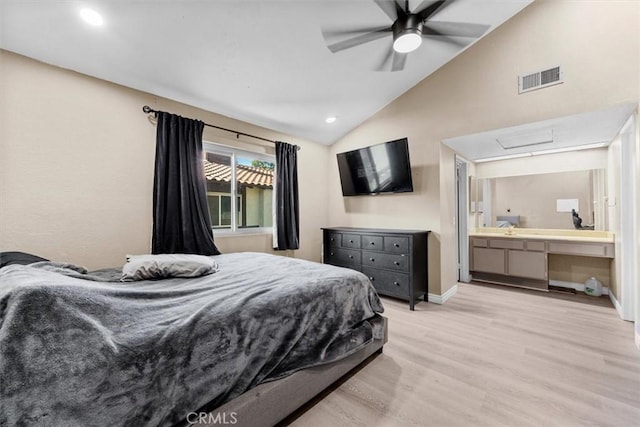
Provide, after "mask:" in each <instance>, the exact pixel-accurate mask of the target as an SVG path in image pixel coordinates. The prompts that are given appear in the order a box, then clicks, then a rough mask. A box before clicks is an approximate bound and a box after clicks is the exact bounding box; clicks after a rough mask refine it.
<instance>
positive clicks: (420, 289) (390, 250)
mask: <svg viewBox="0 0 640 427" xmlns="http://www.w3.org/2000/svg"><path fill="white" fill-rule="evenodd" d="M322 230H323V239H322V241H323V246H324V263H325V264H332V265H337V266H340V267H347V268H352V269H354V270H358V271H361V272H362V273H364V274H366V275H367V276H368V277H369V279H370V280H371V283H373V286H375V288H376V290H377V291H378V293H379V294H380V295H388V296H392V297H396V298H401V299H404V300H407V301H409V308H410V309H411V310H413V308H414V305H415V302H416V300H418V298H420V297H424V300H425V301H428V299H429V297H428V272H427V238H428V236H429V231H423V230H385V229H377V228H352V227H331V228H323V229H322Z"/></svg>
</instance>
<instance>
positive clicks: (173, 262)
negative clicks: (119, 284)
mask: <svg viewBox="0 0 640 427" xmlns="http://www.w3.org/2000/svg"><path fill="white" fill-rule="evenodd" d="M216 271H218V264H217V263H216V262H215V261H214V260H213V258H211V257H208V256H204V255H190V254H158V255H127V263H126V264H125V265H124V266H123V267H122V280H123V281H125V280H127V281H128V280H147V279H164V278H167V277H198V276H204V275H205V274H211V273H215V272H216Z"/></svg>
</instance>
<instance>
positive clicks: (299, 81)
mask: <svg viewBox="0 0 640 427" xmlns="http://www.w3.org/2000/svg"><path fill="white" fill-rule="evenodd" d="M532 1H533V0H454V1H452V2H451V4H450V5H448V6H447V7H446V8H444V9H443V10H442V11H439V12H438V13H436V14H435V15H434V16H433V17H432V18H431V20H432V21H456V22H471V23H477V24H486V25H489V26H490V28H489V31H488V32H490V31H492V30H494V29H495V28H496V27H497V26H498V25H500V24H502V23H503V22H505V21H506V20H508V19H509V18H511V17H512V16H513V15H515V14H516V13H518V12H519V11H520V10H522V9H523V8H524V7H526V6H527V5H528V4H529V3H531V2H532ZM422 5H423V3H422V0H414V1H411V2H410V7H411V9H412V10H415V9H416V8H418V7H421V6H422ZM86 6H89V7H91V8H93V9H95V10H96V11H98V12H100V13H101V14H102V16H103V18H104V22H105V23H104V25H103V26H102V27H91V26H89V25H88V24H86V23H85V22H83V21H81V20H80V19H79V10H80V9H81V8H82V7H86ZM385 25H391V20H390V18H389V17H388V16H387V15H386V14H385V13H384V12H383V11H382V10H381V9H380V8H379V7H378V6H377V5H376V4H375V3H374V1H373V0H343V1H330V0H327V1H322V0H269V1H264V0H263V1H247V0H235V1H231V0H209V1H204V0H183V1H170V0H166V1H149V0H147V1H144V0H143V1H123V0H87V1H81V0H65V1H62V0H30V1H25V0H0V47H2V48H3V49H6V50H9V51H13V52H16V53H19V54H22V55H25V56H28V57H31V58H35V59H37V60H40V61H43V62H46V63H49V64H53V65H57V66H60V67H63V68H69V69H72V70H76V71H78V72H81V73H84V74H88V75H91V76H95V77H98V78H101V79H104V80H108V81H111V82H115V83H118V84H121V85H124V86H128V87H132V88H135V89H139V90H142V91H145V92H150V93H152V94H156V95H159V96H162V97H166V98H170V99H173V100H176V101H180V102H184V103H186V104H190V105H193V106H196V107H200V108H203V109H205V110H209V111H213V112H216V113H220V114H223V115H226V116H229V117H233V118H236V119H239V120H243V121H246V122H249V123H253V124H256V125H259V126H264V127H267V128H271V129H274V130H277V131H280V132H283V133H287V134H291V135H293V136H296V137H300V138H304V139H308V140H311V141H315V142H319V143H323V144H332V143H334V142H335V141H337V140H338V139H340V138H341V137H342V136H344V135H345V134H347V133H348V132H349V131H350V130H352V129H353V128H355V127H356V126H358V125H359V124H360V123H362V122H363V121H364V120H366V119H367V118H369V117H370V116H372V115H373V114H374V113H376V112H377V111H379V110H380V109H382V108H383V107H384V106H385V105H387V104H388V103H389V102H391V101H393V100H394V99H395V98H397V97H398V96H400V95H401V94H402V93H404V92H406V91H407V90H409V89H410V88H411V87H413V86H414V85H416V84H417V83H418V82H419V81H421V80H423V79H424V78H425V77H427V76H428V75H429V74H431V73H432V72H434V71H435V70H436V69H438V68H439V67H441V66H442V65H443V64H445V63H446V62H447V61H449V60H451V59H452V58H453V57H455V56H456V55H457V54H458V53H460V52H461V51H462V50H464V49H465V48H468V46H469V43H471V42H474V41H473V40H472V39H465V38H458V39H456V40H454V41H456V42H457V43H456V44H453V43H445V42H443V41H441V40H435V39H425V41H424V43H423V44H422V45H421V46H420V48H419V49H418V50H417V51H416V52H413V53H411V54H409V57H408V59H407V63H406V66H405V69H404V70H403V71H399V72H379V71H372V69H374V68H375V67H376V66H377V65H378V64H379V63H380V62H381V61H382V59H383V58H384V54H385V52H386V49H388V48H389V46H390V45H391V37H390V36H389V37H385V38H384V39H379V40H376V41H373V42H371V43H368V44H366V45H361V46H359V47H355V48H353V49H348V50H345V51H342V52H338V53H335V54H333V53H331V52H330V51H329V50H328V49H327V47H326V42H325V40H324V38H323V35H322V31H321V29H332V30H338V29H342V30H344V29H347V28H357V27H375V26H385ZM488 32H487V33H488ZM141 107H142V106H141ZM331 115H333V116H336V117H337V121H336V122H335V123H333V124H331V125H328V124H326V123H325V121H324V120H325V118H326V117H327V116H331Z"/></svg>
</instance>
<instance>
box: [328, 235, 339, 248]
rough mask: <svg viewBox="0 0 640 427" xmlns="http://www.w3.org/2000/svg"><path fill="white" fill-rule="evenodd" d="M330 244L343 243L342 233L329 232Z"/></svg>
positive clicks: (337, 244)
mask: <svg viewBox="0 0 640 427" xmlns="http://www.w3.org/2000/svg"><path fill="white" fill-rule="evenodd" d="M328 234H329V236H328V243H329V246H340V244H341V243H342V234H340V233H328Z"/></svg>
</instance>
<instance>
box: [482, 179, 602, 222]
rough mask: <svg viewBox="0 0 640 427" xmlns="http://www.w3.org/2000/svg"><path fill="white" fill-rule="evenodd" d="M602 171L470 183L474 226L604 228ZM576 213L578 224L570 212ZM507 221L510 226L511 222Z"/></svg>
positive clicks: (483, 180)
mask: <svg viewBox="0 0 640 427" xmlns="http://www.w3.org/2000/svg"><path fill="white" fill-rule="evenodd" d="M605 176H606V175H605V172H604V170H603V169H589V170H580V171H571V172H554V173H544V174H532V175H521V176H508V177H499V178H485V179H477V178H474V177H472V178H471V181H470V193H469V194H470V198H472V200H471V201H470V212H471V214H472V222H473V223H474V224H472V225H473V226H475V227H500V226H508V225H510V224H507V223H505V221H511V220H512V218H514V217H515V219H514V220H513V221H518V224H517V227H518V228H543V229H576V227H577V225H578V224H580V226H581V229H593V230H605V229H606V226H607V218H606V199H605V188H606V186H605V184H606V183H605ZM572 209H573V210H575V212H576V214H577V216H578V217H579V219H580V221H578V220H576V219H575V215H574V214H573V213H572ZM513 221H512V222H513Z"/></svg>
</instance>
